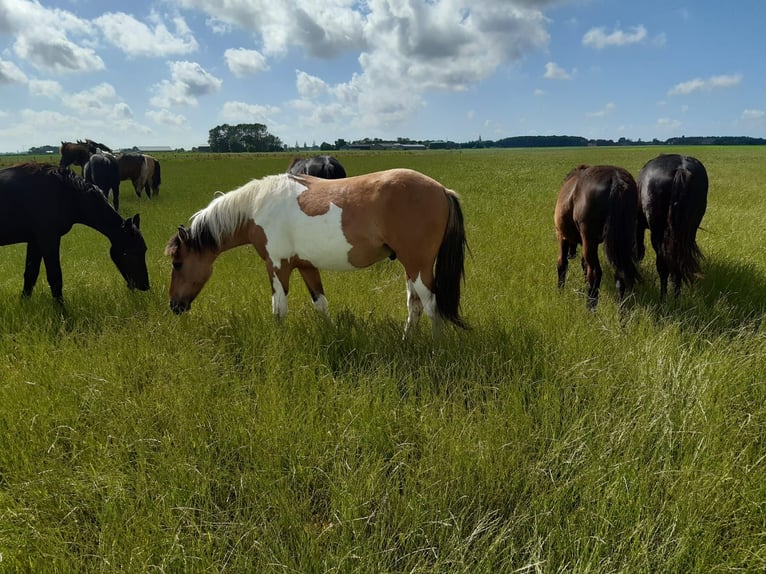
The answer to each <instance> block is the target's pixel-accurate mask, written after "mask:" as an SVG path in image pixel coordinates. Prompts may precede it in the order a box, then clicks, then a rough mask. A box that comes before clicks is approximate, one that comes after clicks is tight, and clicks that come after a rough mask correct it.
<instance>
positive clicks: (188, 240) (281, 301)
mask: <svg viewBox="0 0 766 574" xmlns="http://www.w3.org/2000/svg"><path fill="white" fill-rule="evenodd" d="M248 243H250V244H252V245H254V246H255V249H256V251H257V252H258V254H259V255H260V256H261V257H262V258H263V260H264V261H265V262H266V270H267V272H268V274H269V282H270V284H271V288H272V299H271V303H272V311H273V313H274V314H275V315H276V316H277V317H283V316H284V315H285V314H286V313H287V294H288V287H289V281H290V274H291V272H292V271H293V269H297V270H298V271H299V272H300V274H301V276H302V278H303V281H304V283H305V284H306V287H308V290H309V294H310V295H311V298H312V300H313V302H314V306H315V308H316V309H317V310H318V311H320V312H322V313H325V314H326V313H327V312H328V306H327V299H326V298H325V296H324V289H323V287H322V281H321V279H320V277H319V270H320V269H333V270H338V271H343V270H355V269H362V268H364V267H368V266H370V265H372V264H373V263H376V262H378V261H381V260H382V259H386V258H390V259H398V260H399V261H400V262H401V263H402V265H403V266H404V271H405V275H406V280H407V309H408V318H407V326H406V328H405V335H406V334H407V333H408V332H409V331H410V330H411V329H412V328H413V327H414V326H415V324H416V323H417V322H418V319H419V318H420V315H421V313H422V312H423V311H424V310H425V312H426V315H428V316H429V317H430V318H431V323H432V329H433V331H434V334H438V332H439V329H440V326H441V323H442V321H443V320H444V319H446V320H448V321H451V322H452V323H454V324H456V325H458V326H461V327H465V323H464V322H463V319H462V317H461V316H460V314H459V306H460V286H461V281H462V278H463V263H464V255H465V248H466V239H465V230H464V226H463V215H462V211H461V209H460V203H459V201H458V198H457V195H456V194H455V192H453V191H451V190H448V189H446V188H445V187H444V186H443V185H441V184H440V183H438V182H437V181H434V180H433V179H431V178H430V177H427V176H425V175H423V174H421V173H418V172H416V171H412V170H408V169H392V170H389V171H382V172H378V173H370V174H367V175H361V176H357V177H351V178H347V179H340V180H330V179H321V178H316V177H313V176H308V175H305V176H294V175H290V174H279V175H272V176H268V177H265V178H263V179H260V180H253V181H250V182H249V183H246V184H245V185H243V186H242V187H240V188H238V189H235V190H234V191H231V192H229V193H225V194H221V195H220V196H218V197H216V198H215V199H214V200H213V201H212V202H211V203H210V204H209V205H208V206H207V207H206V208H204V209H202V210H201V211H198V212H197V213H196V214H194V215H193V216H192V223H191V226H190V227H189V228H188V229H187V228H186V227H184V226H180V227H179V229H178V233H177V234H175V235H174V236H173V237H172V238H171V239H170V241H169V242H168V245H167V247H166V249H165V254H166V255H169V256H170V257H171V258H172V260H173V271H172V275H171V282H170V308H171V309H172V310H173V311H174V312H175V313H182V312H184V311H188V310H189V308H190V307H191V303H192V301H194V298H195V297H196V296H197V295H198V294H199V292H200V291H201V290H202V288H203V286H204V285H205V283H206V282H207V280H208V279H209V278H210V275H211V274H212V272H213V262H214V261H215V259H216V258H217V257H218V256H219V255H220V254H221V252H223V251H226V250H227V249H231V248H233V247H237V246H239V245H244V244H248Z"/></svg>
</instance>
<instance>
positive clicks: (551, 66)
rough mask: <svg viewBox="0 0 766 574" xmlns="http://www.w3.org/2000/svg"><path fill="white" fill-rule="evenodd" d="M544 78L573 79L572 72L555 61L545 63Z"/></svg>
mask: <svg viewBox="0 0 766 574" xmlns="http://www.w3.org/2000/svg"><path fill="white" fill-rule="evenodd" d="M543 78H546V79H548V80H571V79H572V74H570V73H569V72H567V71H566V70H565V69H564V68H562V67H561V66H559V65H558V64H556V63H555V62H548V63H547V64H545V74H543Z"/></svg>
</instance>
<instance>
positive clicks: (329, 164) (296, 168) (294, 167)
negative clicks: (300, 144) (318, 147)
mask: <svg viewBox="0 0 766 574" xmlns="http://www.w3.org/2000/svg"><path fill="white" fill-rule="evenodd" d="M287 173H291V174H293V175H301V174H304V175H313V176H315V177H323V178H324V179H340V178H343V177H346V170H345V169H344V168H343V166H342V165H341V164H340V162H339V161H338V160H337V159H335V158H334V157H332V156H331V155H315V156H314V157H310V158H306V159H302V158H299V157H296V158H295V159H293V161H292V163H290V165H289V166H288V168H287Z"/></svg>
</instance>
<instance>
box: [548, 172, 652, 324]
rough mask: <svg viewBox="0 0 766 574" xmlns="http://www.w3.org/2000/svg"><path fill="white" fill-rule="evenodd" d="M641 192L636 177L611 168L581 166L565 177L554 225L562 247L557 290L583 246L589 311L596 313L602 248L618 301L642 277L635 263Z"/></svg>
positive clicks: (561, 286)
mask: <svg viewBox="0 0 766 574" xmlns="http://www.w3.org/2000/svg"><path fill="white" fill-rule="evenodd" d="M637 211H638V190H637V188H636V182H635V180H634V179H633V176H632V175H630V173H628V171H626V170H625V169H623V168H621V167H616V166H610V165H594V166H587V165H580V166H578V167H576V168H575V169H573V170H572V171H571V172H569V174H568V175H567V176H566V178H564V183H563V185H562V186H561V190H560V191H559V195H558V200H557V201H556V209H555V212H554V223H555V225H556V236H557V238H558V244H559V254H558V261H557V268H558V276H559V281H558V285H559V289H562V288H563V287H564V283H565V281H566V274H567V268H568V265H569V263H568V260H569V259H573V258H574V257H575V255H576V253H577V245H578V244H582V267H583V271H584V272H585V278H586V280H587V282H588V299H587V303H586V304H587V307H588V308H589V309H595V308H596V305H597V304H598V293H599V288H600V286H601V275H602V270H601V263H600V262H599V258H598V246H599V244H600V243H602V242H603V243H604V252H605V253H606V257H607V259H608V260H609V262H610V263H611V264H612V266H613V267H614V274H615V285H616V287H617V297H618V301H622V299H623V297H624V296H625V293H626V291H631V290H632V289H633V287H634V286H635V284H636V282H637V281H638V280H639V279H640V275H639V272H638V269H637V268H636V265H635V262H634V261H633V241H634V238H635V233H636V214H637Z"/></svg>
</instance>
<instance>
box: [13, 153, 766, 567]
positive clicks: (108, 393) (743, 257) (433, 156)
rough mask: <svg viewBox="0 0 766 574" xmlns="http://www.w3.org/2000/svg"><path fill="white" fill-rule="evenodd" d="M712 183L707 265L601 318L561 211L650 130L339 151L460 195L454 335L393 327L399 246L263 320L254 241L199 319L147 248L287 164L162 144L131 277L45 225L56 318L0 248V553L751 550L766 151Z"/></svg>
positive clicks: (197, 561)
mask: <svg viewBox="0 0 766 574" xmlns="http://www.w3.org/2000/svg"><path fill="white" fill-rule="evenodd" d="M684 151H688V152H690V153H692V154H693V155H696V156H697V157H699V158H700V159H701V160H702V161H703V162H704V163H705V165H706V166H707V168H708V172H709V174H710V179H711V189H710V196H709V205H708V212H707V214H706V216H705V219H704V221H703V226H704V228H705V231H704V232H701V233H700V235H699V242H700V245H701V248H702V250H703V251H704V252H705V253H706V255H707V258H706V260H705V262H704V265H703V269H704V271H705V273H706V276H705V278H704V280H703V281H702V282H701V283H699V284H698V285H697V286H696V287H694V288H692V289H684V291H683V293H682V297H681V300H680V301H672V298H671V300H670V301H669V302H668V303H666V304H664V305H660V304H659V303H658V285H657V278H656V273H655V272H654V269H653V261H654V256H653V253H651V249H649V253H648V256H647V259H646V260H645V262H644V264H643V268H642V272H643V274H644V276H645V281H644V283H643V284H641V285H639V287H638V289H637V292H636V294H635V296H634V297H633V298H632V299H631V300H630V301H629V303H628V305H627V306H626V307H625V308H624V309H622V310H620V309H619V308H618V307H617V305H616V303H615V290H614V286H613V284H612V275H611V271H610V270H609V269H606V271H605V274H604V285H603V288H602V296H601V301H600V302H599V306H598V309H597V311H596V312H595V313H591V312H588V311H587V310H586V308H585V297H584V294H583V290H584V289H583V288H584V285H583V283H584V282H583V280H582V277H581V275H580V274H579V272H577V271H576V269H575V268H576V267H578V266H576V265H575V266H572V269H571V270H570V277H569V278H568V282H567V287H566V288H565V290H564V291H563V292H562V293H558V292H557V290H556V270H555V257H556V245H555V235H554V233H553V223H552V217H553V202H554V200H555V195H556V192H557V190H558V186H559V184H560V183H561V180H562V178H563V176H564V175H565V174H566V173H567V171H568V170H569V169H570V168H571V167H573V166H574V165H577V164H579V163H614V164H618V165H623V166H624V167H626V168H628V169H629V170H631V171H632V172H633V173H636V172H637V171H638V169H639V168H640V167H641V165H643V163H644V162H645V161H647V160H648V159H651V158H652V157H654V155H656V153H658V150H657V149H656V148H646V149H641V148H632V149H600V148H597V149H577V150H532V151H530V150H518V151H499V152H498V151H476V152H443V153H436V152H427V153H358V154H354V153H349V154H346V155H340V156H339V157H340V159H341V161H342V162H343V164H344V166H345V167H346V169H347V171H348V172H349V173H350V174H358V173H362V172H366V171H372V170H376V169H384V168H388V167H394V166H406V167H412V168H414V169H418V170H420V171H423V172H424V173H427V174H429V175H431V176H433V177H435V178H437V179H439V180H440V181H442V182H443V183H445V185H447V186H449V187H451V188H453V189H455V190H457V191H458V192H459V193H460V195H461V201H462V205H463V209H464V212H465V217H466V223H467V228H468V239H469V243H470V246H471V252H472V255H471V257H470V258H469V260H468V262H467V277H466V285H465V288H464V300H463V311H464V313H465V315H466V317H467V318H468V320H469V321H470V323H471V324H472V326H473V328H472V330H470V331H467V332H458V331H451V332H450V333H449V335H448V336H447V337H446V338H445V340H444V341H443V342H442V344H441V345H440V347H439V348H438V349H434V347H433V345H432V344H431V339H430V326H429V325H428V322H427V319H424V321H423V324H422V325H421V326H420V327H419V329H418V331H417V332H416V333H415V336H414V337H412V338H411V339H409V340H408V341H406V342H402V341H401V333H402V329H403V325H404V320H405V318H406V308H405V293H404V282H403V279H402V271H401V266H400V265H399V264H398V263H397V262H386V263H382V264H380V265H378V266H376V267H373V268H371V269H368V270H365V271H360V272H356V273H351V274H341V273H324V274H323V279H324V283H325V289H326V292H327V295H328V299H329V302H330V307H331V312H332V319H331V320H329V321H328V320H325V319H323V318H321V317H319V316H317V315H316V314H315V312H314V311H313V308H312V306H311V304H310V300H309V298H308V296H307V294H306V290H305V288H304V287H303V285H302V284H301V283H300V280H299V277H297V276H296V277H294V278H293V285H292V289H291V292H290V293H291V297H290V313H289V315H288V318H287V320H286V321H284V322H283V323H277V322H275V321H274V320H273V319H272V317H271V311H270V310H271V306H270V302H269V298H270V289H269V285H268V282H267V280H266V275H265V270H264V267H263V264H262V263H261V262H260V261H259V260H258V258H257V256H256V254H255V253H254V250H252V249H247V248H240V249H238V250H233V251H230V252H227V253H225V254H223V255H222V256H221V258H220V259H219V260H218V261H217V263H216V268H215V272H214V274H213V277H212V279H211V281H210V282H209V284H208V285H207V286H206V287H205V289H204V291H203V292H202V294H201V295H200V297H199V299H198V301H197V302H195V305H194V308H193V309H192V311H191V312H190V313H189V314H187V315H185V316H181V317H176V316H174V315H172V313H171V312H170V310H169V308H168V302H167V288H168V281H169V264H168V261H167V260H166V259H165V258H164V257H163V255H162V250H163V247H164V244H165V241H166V240H167V238H168V237H169V236H170V235H171V234H172V233H173V231H174V229H175V227H176V225H178V224H180V223H185V222H186V220H187V218H188V217H189V215H191V214H192V213H193V212H195V211H196V210H197V209H199V208H201V207H203V206H204V205H206V204H207V203H208V201H209V200H210V199H211V198H212V194H213V192H214V191H216V190H228V189H232V188H234V187H236V186H238V185H241V184H242V183H243V182H244V181H246V180H247V179H249V178H252V177H260V176H262V175H265V174H267V173H274V172H277V171H284V169H285V168H286V166H287V164H288V163H289V157H288V156H279V155H265V156H216V155H209V156H208V155H201V156H196V155H170V154H169V155H168V156H166V157H163V158H161V161H162V170H163V179H164V183H163V186H162V192H161V194H160V196H159V197H158V198H155V199H152V200H151V201H147V200H146V199H142V200H139V199H138V198H136V197H135V195H133V194H132V193H128V190H129V186H128V185H127V184H126V188H125V190H124V193H123V201H122V211H123V214H124V215H130V214H132V213H134V212H136V211H140V213H141V217H142V229H143V231H144V235H145V237H146V239H147V243H148V244H149V253H148V254H147V262H148V265H149V268H150V276H151V280H152V289H151V290H150V291H149V292H147V293H131V292H128V291H127V289H126V288H125V286H124V282H123V281H122V279H121V278H120V277H119V274H118V272H117V270H116V269H115V268H114V267H113V265H112V264H111V262H110V261H109V257H108V242H107V241H106V239H105V238H103V237H102V236H100V235H99V234H98V233H96V232H93V231H92V230H89V229H87V228H78V227H76V228H75V229H74V230H73V231H72V232H71V233H70V234H68V235H67V236H65V237H64V240H63V242H62V267H63V275H64V298H65V300H66V307H65V308H64V309H63V310H62V309H60V308H59V307H58V306H57V305H56V304H55V303H53V301H52V300H51V297H50V293H49V291H48V289H47V285H46V284H45V282H44V277H43V278H41V281H40V284H39V285H38V286H37V289H36V291H35V293H34V294H33V296H32V298H31V299H29V300H22V299H21V298H20V297H19V293H20V290H21V283H22V270H23V264H24V250H23V247H22V246H9V247H2V248H0V254H2V255H1V256H0V571H3V572H5V571H8V572H116V571H120V572H149V571H159V572H178V571H189V572H227V571H228V572H471V573H482V572H484V573H490V572H491V573H496V572H508V573H512V572H615V571H620V572H658V571H662V572H718V571H732V570H738V571H759V570H763V569H764V567H766V518H765V517H766V508H765V506H766V444H764V440H765V439H764V437H766V428H765V426H764V425H765V424H766V406H764V405H766V392H765V385H766V377H765V376H764V373H766V331H764V327H763V326H762V324H761V320H762V317H763V312H764V301H765V300H766V299H765V298H764V295H766V292H765V289H766V287H765V285H766V282H765V281H764V278H765V274H766V252H764V249H763V245H764V244H766V243H765V240H766V237H765V235H766V231H765V230H764V228H763V225H762V220H763V217H764V214H766V205H764V202H765V201H766V198H765V197H764V195H763V194H760V193H759V192H760V187H761V182H762V181H764V177H765V176H766V173H765V172H766V169H765V168H764V167H763V162H762V150H760V149H759V148H694V149H689V150H684Z"/></svg>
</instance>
